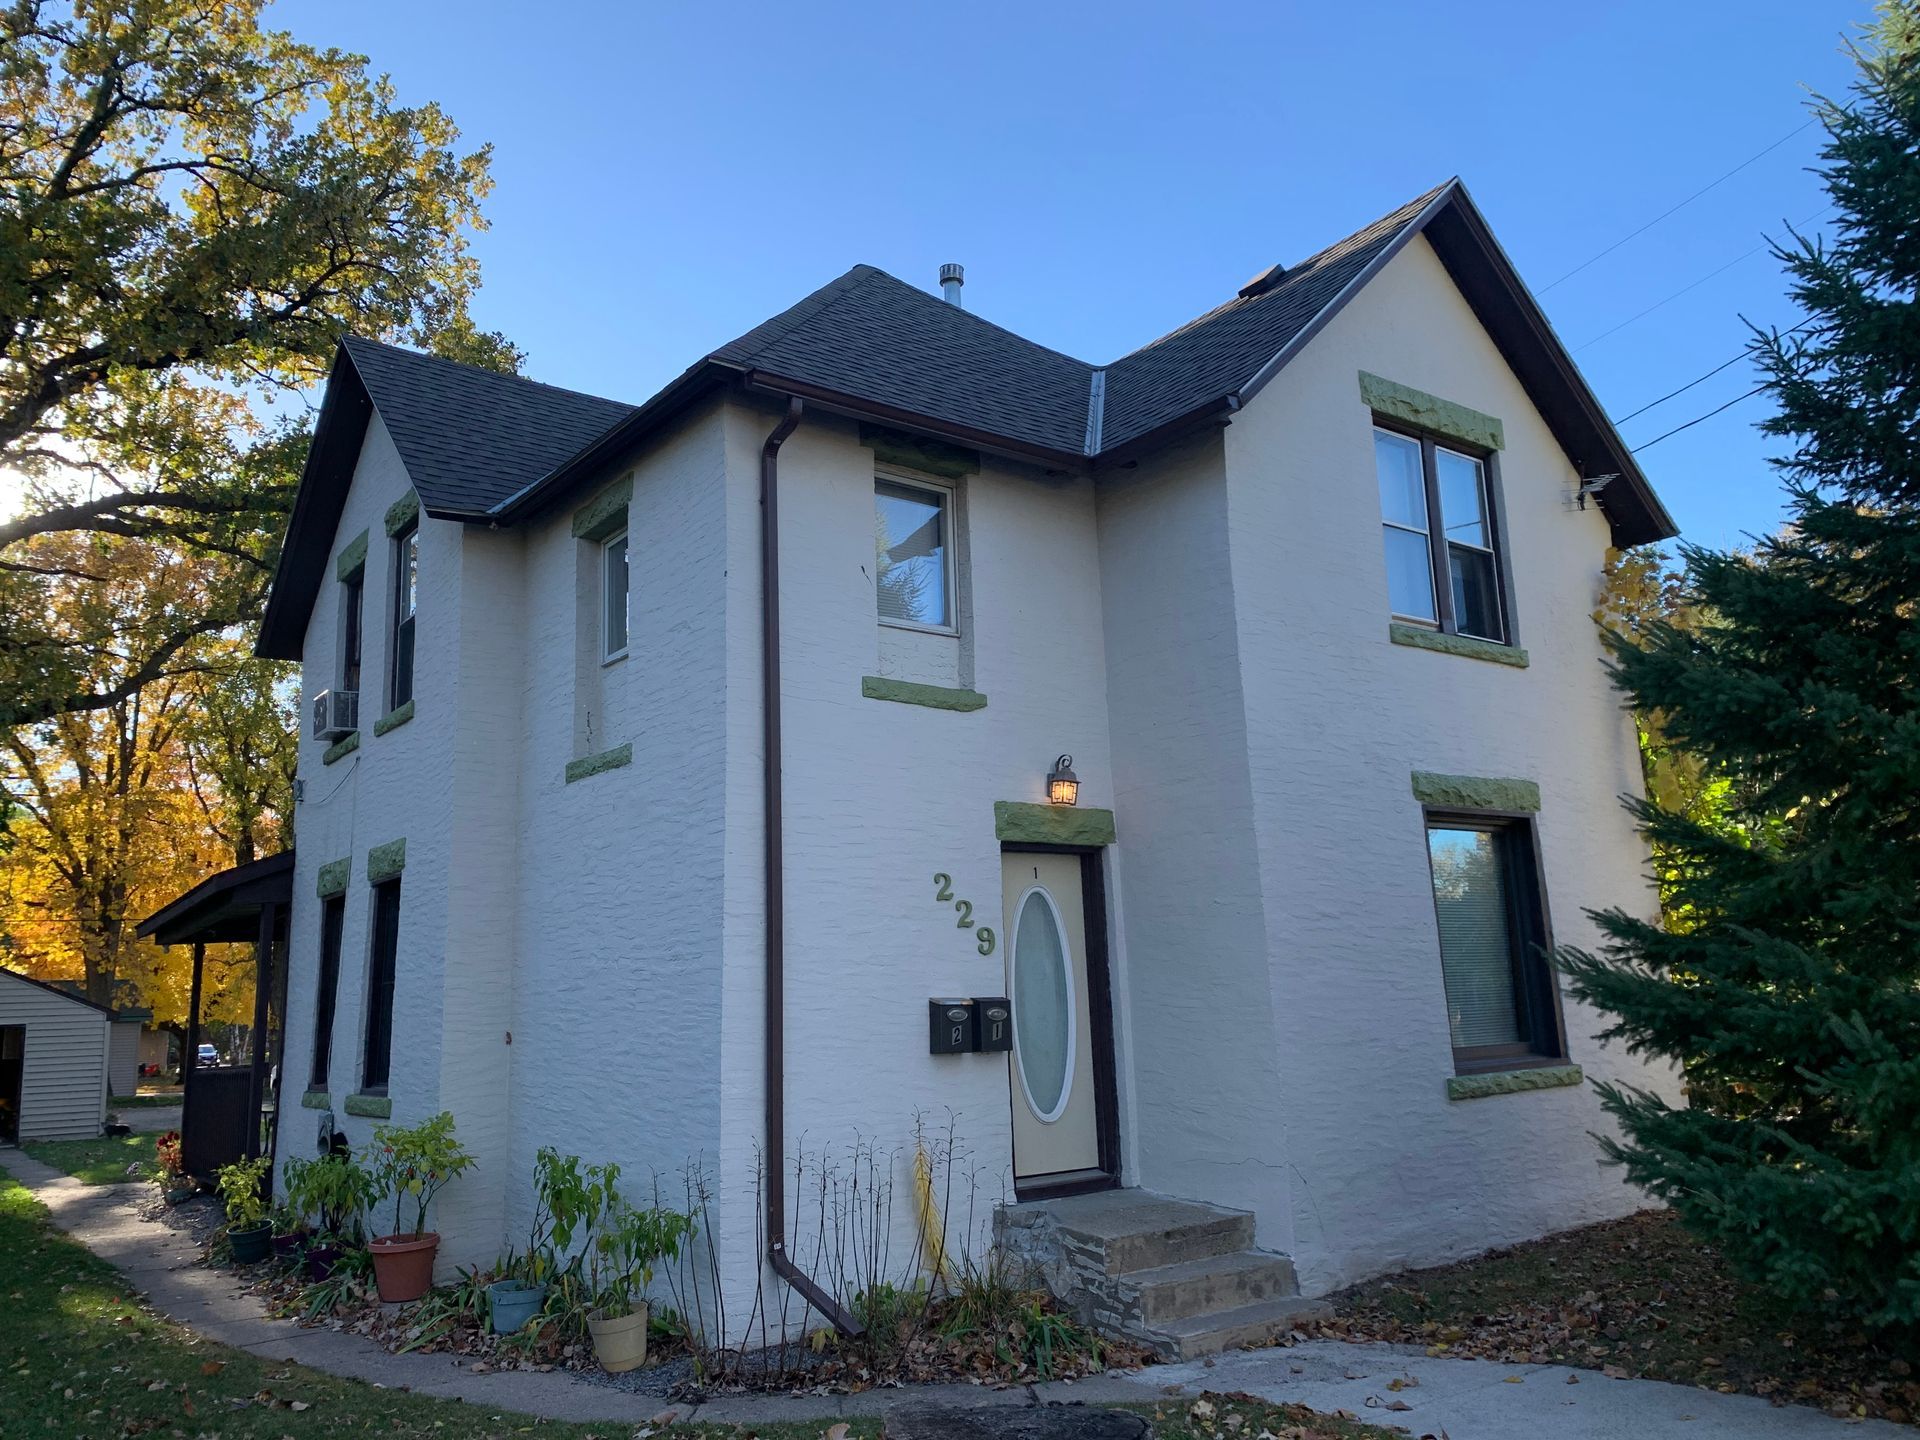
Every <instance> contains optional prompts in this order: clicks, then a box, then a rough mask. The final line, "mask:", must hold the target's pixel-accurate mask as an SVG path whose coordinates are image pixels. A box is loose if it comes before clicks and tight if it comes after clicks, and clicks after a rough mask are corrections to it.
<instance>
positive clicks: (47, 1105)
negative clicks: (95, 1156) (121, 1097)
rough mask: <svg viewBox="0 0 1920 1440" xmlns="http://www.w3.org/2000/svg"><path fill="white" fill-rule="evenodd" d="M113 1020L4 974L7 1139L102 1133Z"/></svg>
mask: <svg viewBox="0 0 1920 1440" xmlns="http://www.w3.org/2000/svg"><path fill="white" fill-rule="evenodd" d="M112 1020H113V1012H112V1011H111V1010H109V1009H107V1008H106V1006H104V1005H96V1004H94V1002H93V1001H91V1000H88V999H86V998H85V997H83V996H79V995H74V994H71V993H70V992H68V991H66V990H63V989H61V988H60V987H58V986H56V985H49V984H47V983H45V982H43V981H40V980H33V979H29V978H28V977H27V976H25V975H21V974H18V973H16V972H15V971H12V970H0V1140H4V1141H9V1142H19V1141H25V1140H68V1139H73V1138H76V1137H78V1138H90V1137H92V1136H95V1135H98V1134H99V1133H100V1131H101V1127H102V1126H103V1125H105V1123H106V1116H107V1059H108V1050H109V1045H110V1039H109V1033H108V1032H109V1031H110V1030H111V1029H112Z"/></svg>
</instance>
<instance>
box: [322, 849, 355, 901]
mask: <svg viewBox="0 0 1920 1440" xmlns="http://www.w3.org/2000/svg"><path fill="white" fill-rule="evenodd" d="M352 879H353V857H352V856H351V855H347V856H343V857H342V858H341V859H338V860H329V861H327V863H326V864H324V865H322V866H321V867H320V874H319V877H318V878H317V879H316V880H315V881H314V885H313V888H314V893H315V894H317V895H318V896H319V897H320V898H321V899H322V900H328V899H331V898H332V897H333V896H335V895H344V894H346V893H347V882H348V881H350V880H352Z"/></svg>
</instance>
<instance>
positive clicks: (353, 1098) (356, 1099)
mask: <svg viewBox="0 0 1920 1440" xmlns="http://www.w3.org/2000/svg"><path fill="white" fill-rule="evenodd" d="M347 1114H349V1115H364V1116H366V1117H367V1118H368V1119H370V1120H391V1119H392V1118H393V1101H391V1100H389V1099H388V1098H387V1097H386V1096H385V1095H349V1096H347Z"/></svg>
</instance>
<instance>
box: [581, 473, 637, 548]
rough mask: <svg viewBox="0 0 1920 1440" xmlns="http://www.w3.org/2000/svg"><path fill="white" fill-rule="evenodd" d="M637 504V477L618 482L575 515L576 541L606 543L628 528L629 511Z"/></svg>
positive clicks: (629, 477)
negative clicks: (635, 496)
mask: <svg viewBox="0 0 1920 1440" xmlns="http://www.w3.org/2000/svg"><path fill="white" fill-rule="evenodd" d="M632 503H633V477H632V476H631V475H629V476H627V477H626V478H625V479H622V480H616V481H614V482H613V484H611V485H609V486H608V487H607V488H606V489H604V490H602V491H601V492H600V493H599V494H598V495H596V496H594V497H593V499H591V500H589V501H588V502H587V503H586V504H584V505H582V506H581V507H580V508H579V509H578V510H576V511H574V512H573V538H574V539H576V540H605V539H606V538H607V537H608V536H610V535H617V534H618V533H619V532H620V531H622V530H624V529H626V527H627V507H628V506H629V505H631V504H632Z"/></svg>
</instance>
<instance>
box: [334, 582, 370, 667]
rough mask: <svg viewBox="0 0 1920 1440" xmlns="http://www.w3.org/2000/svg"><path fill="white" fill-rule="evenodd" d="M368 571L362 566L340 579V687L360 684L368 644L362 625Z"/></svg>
mask: <svg viewBox="0 0 1920 1440" xmlns="http://www.w3.org/2000/svg"><path fill="white" fill-rule="evenodd" d="M366 591H367V572H366V568H365V567H364V566H363V567H362V568H360V569H358V570H356V571H354V572H353V574H351V575H349V576H348V577H347V578H346V579H345V580H343V581H342V582H341V583H340V612H341V616H342V621H341V635H340V688H341V689H342V690H355V691H357V690H358V689H359V688H360V658H361V655H362V654H363V653H364V651H365V648H366V637H365V632H364V630H363V629H362V625H361V614H360V612H361V608H362V606H363V604H364V602H365V600H366Z"/></svg>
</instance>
